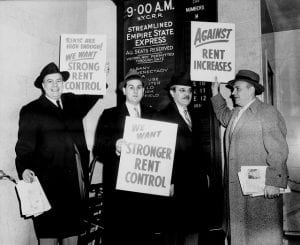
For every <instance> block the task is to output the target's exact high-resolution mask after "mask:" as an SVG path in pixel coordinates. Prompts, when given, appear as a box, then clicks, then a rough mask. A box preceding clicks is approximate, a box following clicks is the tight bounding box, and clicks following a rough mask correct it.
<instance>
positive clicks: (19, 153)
mask: <svg viewBox="0 0 300 245" xmlns="http://www.w3.org/2000/svg"><path fill="white" fill-rule="evenodd" d="M37 121H38V120H37V119H36V117H35V114H34V113H33V112H31V111H30V110H29V109H28V107H23V108H22V109H21V111H20V118H19V131H18V141H17V144H16V147H15V151H16V168H17V172H18V175H19V178H20V179H21V178H22V173H23V171H24V170H25V169H31V170H33V168H34V166H33V163H34V152H35V148H36V144H37V134H38V124H37Z"/></svg>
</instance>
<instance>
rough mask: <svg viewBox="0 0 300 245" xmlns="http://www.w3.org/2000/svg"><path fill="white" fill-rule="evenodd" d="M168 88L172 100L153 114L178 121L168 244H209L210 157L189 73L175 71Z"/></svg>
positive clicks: (169, 199) (159, 118)
mask: <svg viewBox="0 0 300 245" xmlns="http://www.w3.org/2000/svg"><path fill="white" fill-rule="evenodd" d="M166 89H167V90H168V92H169V94H170V99H171V101H170V103H169V104H168V105H167V106H166V107H165V108H163V109H162V110H161V111H159V112H158V113H157V114H156V115H155V117H154V118H155V119H156V120H160V121H165V122H171V123H176V124H177V125H178V129H177V137H176V146H175V155H174V163H173V171H172V179H171V186H172V188H171V194H170V197H168V198H166V200H165V201H166V202H165V205H164V208H166V211H165V213H166V214H167V220H166V222H165V225H166V227H165V229H164V231H165V232H166V235H167V240H168V243H167V244H179V245H182V244H198V242H197V241H198V239H199V244H208V243H206V236H207V224H208V220H207V219H206V218H207V216H206V214H207V211H208V210H207V202H208V195H207V193H208V192H207V191H208V179H207V169H208V165H209V157H208V156H207V155H206V154H205V153H204V150H203V149H202V146H201V143H200V140H201V139H200V137H201V134H200V133H199V130H200V126H201V125H200V120H199V119H200V118H199V117H197V115H196V114H195V113H194V111H193V110H192V108H191V107H190V105H191V101H192V94H193V92H192V82H191V80H190V77H189V74H187V73H180V74H176V75H174V76H173V77H172V78H171V81H170V82H169V84H168V85H167V87H166ZM199 136H200V137H199Z"/></svg>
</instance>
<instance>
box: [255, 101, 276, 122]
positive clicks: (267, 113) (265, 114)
mask: <svg viewBox="0 0 300 245" xmlns="http://www.w3.org/2000/svg"><path fill="white" fill-rule="evenodd" d="M256 110H257V112H258V114H259V116H260V117H262V118H266V119H268V118H269V119H271V120H273V118H275V117H277V116H278V115H281V113H280V112H279V111H278V110H277V108H276V107H274V106H273V105H270V104H267V103H265V102H262V101H260V100H257V105H256Z"/></svg>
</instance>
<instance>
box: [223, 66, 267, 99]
mask: <svg viewBox="0 0 300 245" xmlns="http://www.w3.org/2000/svg"><path fill="white" fill-rule="evenodd" d="M236 81H245V82H247V83H250V84H251V85H253V87H254V88H255V94H256V95H260V94H261V93H262V92H264V90H265V88H264V86H263V85H261V84H260V83H259V75H258V74H257V73H255V72H254V71H250V70H239V71H238V73H237V74H236V75H235V78H234V79H233V80H230V81H229V82H228V83H227V85H226V87H227V88H230V89H233V85H234V83H235V82H236Z"/></svg>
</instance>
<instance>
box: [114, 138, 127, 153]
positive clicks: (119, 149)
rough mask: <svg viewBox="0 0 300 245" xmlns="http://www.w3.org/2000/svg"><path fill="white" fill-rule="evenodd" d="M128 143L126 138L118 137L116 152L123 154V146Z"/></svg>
mask: <svg viewBox="0 0 300 245" xmlns="http://www.w3.org/2000/svg"><path fill="white" fill-rule="evenodd" d="M124 145H126V141H125V140H124V139H118V140H117V142H116V154H117V156H120V155H121V151H122V147H123V146H124Z"/></svg>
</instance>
